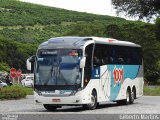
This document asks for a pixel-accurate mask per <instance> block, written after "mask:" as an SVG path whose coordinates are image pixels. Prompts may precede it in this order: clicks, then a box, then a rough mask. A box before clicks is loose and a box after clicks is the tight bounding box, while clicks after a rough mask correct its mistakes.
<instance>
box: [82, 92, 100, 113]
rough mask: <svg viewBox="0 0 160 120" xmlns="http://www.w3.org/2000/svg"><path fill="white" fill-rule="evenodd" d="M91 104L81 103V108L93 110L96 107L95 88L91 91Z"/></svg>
mask: <svg viewBox="0 0 160 120" xmlns="http://www.w3.org/2000/svg"><path fill="white" fill-rule="evenodd" d="M91 101H92V103H91V104H86V105H83V108H85V109H88V110H94V109H96V107H97V93H96V91H95V90H93V91H92V95H91Z"/></svg>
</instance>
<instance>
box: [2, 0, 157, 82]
mask: <svg viewBox="0 0 160 120" xmlns="http://www.w3.org/2000/svg"><path fill="white" fill-rule="evenodd" d="M0 16H1V18H0V64H1V66H2V67H1V68H0V70H9V68H10V67H15V68H17V69H18V68H21V69H22V70H23V71H24V72H25V71H26V67H25V66H26V65H25V61H26V59H27V58H28V57H29V56H31V55H33V54H35V52H36V48H37V46H38V44H39V43H41V42H43V41H46V40H47V39H49V38H51V37H57V36H66V35H74V36H76V35H77V36H102V37H112V38H116V39H121V40H127V41H132V42H135V43H138V44H140V45H142V47H143V51H144V54H143V55H144V63H145V76H146V78H147V79H151V78H154V79H156V80H157V79H159V78H160V75H159V71H160V64H159V63H160V62H159V61H160V52H159V51H160V47H159V46H160V42H159V40H160V39H159V35H158V34H159V33H157V29H158V30H159V28H158V27H157V26H158V25H157V24H149V23H143V22H139V21H136V22H133V21H127V20H125V19H122V18H118V17H110V16H104V15H94V14H88V13H80V12H75V11H69V10H64V9H58V8H53V7H46V6H41V5H35V4H30V3H24V2H20V1H17V0H0ZM150 56H151V57H150ZM150 63H152V64H150ZM2 68H3V69H2ZM157 73H158V74H157Z"/></svg>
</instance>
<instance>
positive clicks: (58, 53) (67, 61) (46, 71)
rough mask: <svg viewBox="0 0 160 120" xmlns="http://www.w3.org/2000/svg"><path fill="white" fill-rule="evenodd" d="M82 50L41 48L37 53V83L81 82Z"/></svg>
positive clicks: (65, 83) (66, 83) (60, 83)
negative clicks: (80, 64)
mask: <svg viewBox="0 0 160 120" xmlns="http://www.w3.org/2000/svg"><path fill="white" fill-rule="evenodd" d="M81 57H82V50H79V49H78V50H75V49H54V50H40V51H39V52H38V54H37V60H36V71H35V85H56V86H58V85H61V86H62V85H77V84H80V83H81V72H80V66H79V63H80V59H81Z"/></svg>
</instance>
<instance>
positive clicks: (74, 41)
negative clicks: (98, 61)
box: [38, 36, 140, 49]
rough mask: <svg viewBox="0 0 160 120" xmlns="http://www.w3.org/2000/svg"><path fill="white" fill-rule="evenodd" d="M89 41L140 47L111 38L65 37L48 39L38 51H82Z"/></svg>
mask: <svg viewBox="0 0 160 120" xmlns="http://www.w3.org/2000/svg"><path fill="white" fill-rule="evenodd" d="M91 41H93V43H94V42H95V43H101V44H110V45H121V46H132V47H140V45H137V44H135V43H132V42H128V41H119V40H116V39H112V38H102V37H74V36H71V37H70V36H67V37H56V38H50V39H49V40H48V41H46V42H43V43H42V44H40V45H39V48H38V49H58V48H71V49H82V48H83V46H84V45H85V43H87V42H91Z"/></svg>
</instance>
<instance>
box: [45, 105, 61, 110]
mask: <svg viewBox="0 0 160 120" xmlns="http://www.w3.org/2000/svg"><path fill="white" fill-rule="evenodd" d="M43 106H44V108H45V109H47V110H48V111H54V110H56V109H57V108H58V107H59V106H54V105H50V104H43Z"/></svg>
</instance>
